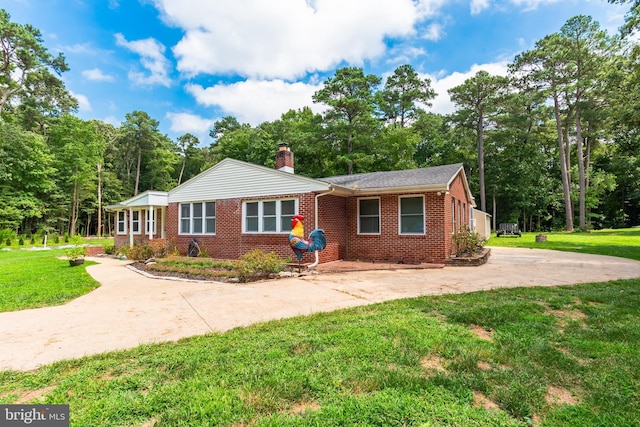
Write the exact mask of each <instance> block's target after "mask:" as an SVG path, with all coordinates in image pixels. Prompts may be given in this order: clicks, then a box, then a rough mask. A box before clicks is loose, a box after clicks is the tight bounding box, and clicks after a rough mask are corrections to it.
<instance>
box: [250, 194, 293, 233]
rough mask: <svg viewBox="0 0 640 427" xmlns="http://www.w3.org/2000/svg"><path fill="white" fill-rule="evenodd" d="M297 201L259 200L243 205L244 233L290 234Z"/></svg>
mask: <svg viewBox="0 0 640 427" xmlns="http://www.w3.org/2000/svg"><path fill="white" fill-rule="evenodd" d="M297 203H298V201H297V199H283V200H259V201H252V202H243V203H242V232H243V233H288V232H290V231H291V219H292V218H293V216H294V215H295V213H296V210H297Z"/></svg>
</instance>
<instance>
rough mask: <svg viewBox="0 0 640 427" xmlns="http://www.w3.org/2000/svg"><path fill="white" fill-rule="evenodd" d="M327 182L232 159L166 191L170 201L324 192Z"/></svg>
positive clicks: (225, 160)
mask: <svg viewBox="0 0 640 427" xmlns="http://www.w3.org/2000/svg"><path fill="white" fill-rule="evenodd" d="M328 189H329V184H327V183H324V182H320V181H316V180H315V179H311V178H306V177H303V176H299V175H293V174H291V173H287V172H282V171H277V170H275V169H269V168H266V167H264V166H259V165H254V164H252V163H246V162H241V161H239V160H234V159H224V160H223V161H221V162H220V163H218V164H216V165H214V166H212V167H211V168H209V169H207V170H206V171H204V172H202V173H201V174H199V175H197V176H195V177H193V178H192V179H190V180H189V181H187V182H185V183H184V184H182V185H180V186H178V187H176V188H174V189H173V190H171V191H170V192H169V203H178V202H190V201H201V200H223V199H236V198H248V197H269V196H280V195H284V194H297V193H310V192H316V191H317V192H321V191H327V190H328Z"/></svg>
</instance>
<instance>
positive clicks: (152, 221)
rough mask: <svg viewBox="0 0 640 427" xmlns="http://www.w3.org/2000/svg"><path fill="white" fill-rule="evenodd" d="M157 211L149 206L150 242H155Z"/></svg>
mask: <svg viewBox="0 0 640 427" xmlns="http://www.w3.org/2000/svg"><path fill="white" fill-rule="evenodd" d="M155 216H156V210H155V209H154V207H153V206H149V212H147V219H148V222H149V241H151V240H153V229H154V227H153V226H154V225H155V221H156V218H155Z"/></svg>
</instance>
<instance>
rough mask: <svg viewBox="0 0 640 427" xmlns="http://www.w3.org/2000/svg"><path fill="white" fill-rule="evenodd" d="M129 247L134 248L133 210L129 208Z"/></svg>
mask: <svg viewBox="0 0 640 427" xmlns="http://www.w3.org/2000/svg"><path fill="white" fill-rule="evenodd" d="M129 247H130V248H132V247H133V209H131V208H129Z"/></svg>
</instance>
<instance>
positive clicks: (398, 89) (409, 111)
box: [377, 64, 436, 128]
mask: <svg viewBox="0 0 640 427" xmlns="http://www.w3.org/2000/svg"><path fill="white" fill-rule="evenodd" d="M377 95H378V97H377V98H378V105H379V108H380V110H381V112H382V115H383V117H384V118H385V119H386V120H387V121H388V122H390V123H392V124H393V125H394V126H400V127H401V128H403V127H405V126H406V125H407V124H408V123H410V122H414V121H415V120H416V119H417V117H418V111H423V110H422V109H421V108H420V107H419V106H418V103H421V104H422V105H424V106H428V107H429V106H431V103H430V101H431V100H432V99H434V98H435V97H436V93H435V92H434V90H433V89H431V80H429V79H428V78H425V79H421V78H420V76H419V75H418V73H416V71H415V70H414V69H413V67H412V66H411V65H409V64H405V65H401V66H399V67H398V68H396V69H395V71H394V72H393V74H392V75H391V76H389V77H388V78H387V81H386V82H385V84H384V89H383V90H382V91H380V92H378V94H377Z"/></svg>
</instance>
